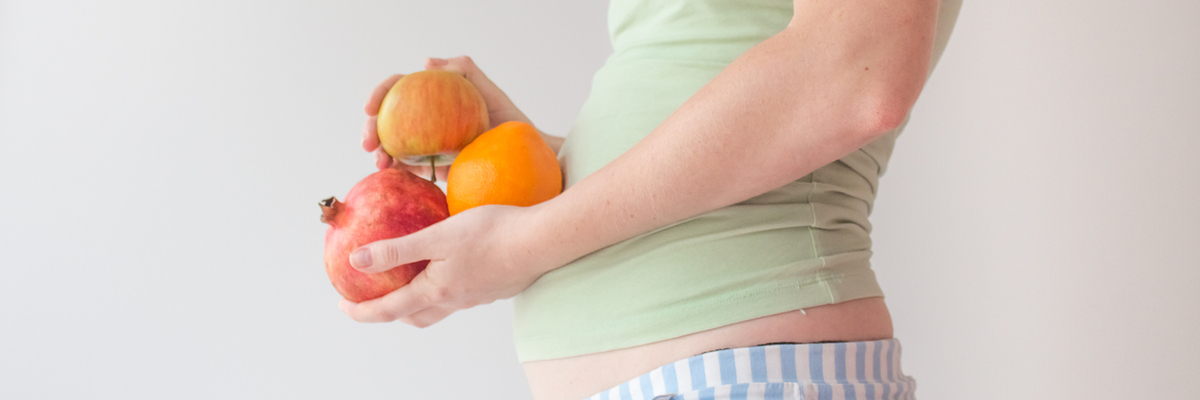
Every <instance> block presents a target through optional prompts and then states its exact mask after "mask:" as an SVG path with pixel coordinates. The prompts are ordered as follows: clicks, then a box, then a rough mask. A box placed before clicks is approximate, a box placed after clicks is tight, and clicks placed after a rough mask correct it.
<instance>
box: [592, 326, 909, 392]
mask: <svg viewBox="0 0 1200 400" xmlns="http://www.w3.org/2000/svg"><path fill="white" fill-rule="evenodd" d="M915 389H916V385H915V382H914V381H913V379H912V378H911V377H908V376H905V375H904V373H903V372H901V370H900V342H899V341H897V340H895V339H888V340H877V341H870V342H843V343H816V344H776V345H766V346H757V347H743V348H737V349H726V350H718V351H712V352H708V353H704V354H701V355H698V356H695V357H692V358H688V359H685V360H679V361H676V362H674V363H671V364H667V365H664V366H661V367H658V369H655V370H653V371H650V372H649V373H646V374H644V375H642V376H639V377H637V378H634V379H633V380H630V381H629V382H625V383H622V384H620V385H618V386H616V387H613V388H612V389H609V390H606V391H603V392H600V393H597V394H595V395H593V396H592V397H589V398H588V399H587V400H668V399H669V400H802V399H803V400H854V399H862V400H912V399H913V398H914V397H913V391H914V390H915Z"/></svg>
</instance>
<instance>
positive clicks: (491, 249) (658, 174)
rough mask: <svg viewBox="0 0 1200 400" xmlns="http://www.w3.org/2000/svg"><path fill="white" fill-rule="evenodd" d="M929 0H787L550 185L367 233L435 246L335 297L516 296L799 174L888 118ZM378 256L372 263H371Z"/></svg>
mask: <svg viewBox="0 0 1200 400" xmlns="http://www.w3.org/2000/svg"><path fill="white" fill-rule="evenodd" d="M937 9H938V1H937V0H795V15H794V17H793V19H792V22H791V23H790V24H789V25H788V27H787V28H786V29H784V30H783V31H782V32H780V33H779V34H777V35H775V36H773V37H771V38H770V39H768V40H766V41H763V42H762V43H760V44H758V45H756V46H754V47H753V48H752V49H750V50H749V51H747V52H746V53H744V54H743V55H742V56H741V57H739V58H738V59H737V60H735V61H734V62H733V63H732V64H730V65H729V66H728V67H727V68H726V69H725V70H724V71H723V72H721V74H719V75H718V76H717V77H716V78H715V79H713V80H712V81H711V82H709V83H708V84H707V85H705V86H704V87H703V88H702V89H701V90H700V91H699V92H697V93H696V94H695V95H693V96H692V97H691V98H690V99H689V100H688V101H687V102H686V103H684V104H683V106H681V107H680V108H679V109H678V110H676V112H675V113H674V114H672V115H671V116H670V117H669V118H668V119H667V120H666V121H664V122H663V123H662V124H661V125H660V126H659V127H658V128H656V129H655V130H654V131H653V132H651V133H650V134H649V135H647V136H646V138H645V139H643V140H642V141H641V142H639V143H638V144H637V145H636V146H634V147H633V148H632V149H630V150H629V151H628V152H626V153H625V154H623V155H622V156H620V157H618V158H617V159H616V160H614V161H613V162H611V163H609V165H607V166H605V167H604V168H602V169H600V170H598V171H596V172H595V173H593V174H592V175H589V176H588V177H587V178H585V179H583V180H581V181H580V182H578V183H577V184H575V185H574V186H572V187H571V188H569V189H568V190H566V191H564V192H563V193H562V194H561V195H559V196H558V197H556V198H554V199H551V200H550V201H547V202H545V203H542V204H539V205H537V206H533V207H528V208H517V207H501V206H484V207H478V208H475V209H472V210H468V211H467V212H464V213H461V214H459V215H456V216H454V217H451V218H449V219H447V220H446V221H443V222H441V223H438V224H435V225H433V226H430V227H429V228H426V229H424V230H421V231H418V232H416V233H413V234H411V235H409V236H405V237H401V238H396V239H390V240H385V241H380V242H375V243H372V244H370V245H368V246H364V250H362V252H356V253H355V256H358V257H364V256H368V255H369V257H365V258H358V259H355V256H352V260H351V261H352V263H354V265H356V266H361V268H360V269H362V270H364V271H368V272H376V271H382V270H386V269H389V268H391V266H395V265H401V264H404V263H408V262H412V261H416V260H422V259H429V260H432V262H431V263H430V265H429V267H428V268H427V269H426V271H425V272H424V273H422V274H421V275H418V277H417V279H416V280H414V282H413V283H412V284H410V285H409V286H406V287H404V288H401V289H399V290H397V291H396V292H393V293H391V294H389V295H387V296H385V297H383V298H381V299H377V300H372V301H367V302H363V303H358V304H355V303H349V302H343V304H342V308H343V310H344V311H346V312H347V313H348V314H350V315H351V317H353V318H355V319H356V320H360V321H391V320H401V321H403V322H406V323H409V324H413V325H417V326H427V325H429V324H432V323H434V322H437V321H438V320H441V319H442V318H444V317H445V316H446V315H449V314H450V313H451V312H453V311H454V310H457V309H462V308H466V307H470V306H473V305H476V304H481V303H488V302H491V301H494V300H497V299H500V298H507V297H511V296H513V295H516V294H517V293H519V292H520V291H521V290H524V289H525V287H528V286H529V285H530V284H532V283H533V282H534V281H535V280H536V279H537V278H538V277H539V276H541V275H542V274H544V273H545V272H548V271H550V270H553V269H555V268H558V267H560V266H562V265H565V264H566V263H568V262H570V261H572V260H574V259H576V258H578V257H581V256H583V255H586V254H587V253H590V252H592V251H595V250H598V249H600V248H603V247H605V246H608V245H611V244H614V243H617V242H619V241H621V240H624V239H627V238H630V237H633V236H635V235H638V234H641V233H643V232H647V231H650V230H653V229H656V228H659V227H662V226H665V225H668V224H671V223H674V222H677V221H680V220H683V219H685V218H688V217H691V216H695V215H697V214H700V213H704V212H707V211H711V210H714V209H717V208H720V207H724V206H727V205H730V204H734V203H737V202H740V201H743V200H746V199H749V198H751V197H754V196H757V195H759V194H762V193H765V192H767V191H770V190H772V189H775V188H778V187H780V186H782V185H784V184H787V183H788V182H791V181H794V180H796V179H799V178H800V177H803V176H805V175H807V174H809V173H810V172H812V171H813V170H815V169H817V168H819V167H821V166H823V165H825V164H828V163H830V162H833V161H835V160H837V159H839V158H841V157H843V156H845V155H847V154H849V153H851V152H853V151H855V150H856V149H858V148H860V147H862V146H864V145H866V144H867V143H869V142H871V141H872V140H874V139H875V138H877V137H879V136H880V135H882V134H884V133H887V132H889V131H891V130H893V129H895V128H896V127H897V126H898V125H899V124H900V123H901V122H902V121H903V120H904V118H905V117H906V116H907V114H908V111H909V110H910V108H911V107H912V105H913V103H914V102H915V101H916V99H917V96H918V95H919V94H920V91H921V88H922V86H923V85H924V83H925V78H926V76H927V73H928V68H929V62H930V55H931V52H932V47H933V40H934V27H935V25H936V20H937ZM371 261H374V262H371Z"/></svg>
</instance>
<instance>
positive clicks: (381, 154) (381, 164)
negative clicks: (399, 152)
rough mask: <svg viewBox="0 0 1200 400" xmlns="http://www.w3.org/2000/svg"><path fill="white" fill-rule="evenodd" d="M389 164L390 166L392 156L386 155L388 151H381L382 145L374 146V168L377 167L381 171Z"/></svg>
mask: <svg viewBox="0 0 1200 400" xmlns="http://www.w3.org/2000/svg"><path fill="white" fill-rule="evenodd" d="M390 166H392V156H390V155H388V153H387V152H386V151H383V148H382V147H380V148H376V149H375V168H377V169H379V170H380V171H383V170H385V169H387V168H388V167H390Z"/></svg>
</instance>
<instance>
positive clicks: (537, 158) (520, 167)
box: [446, 121, 562, 215]
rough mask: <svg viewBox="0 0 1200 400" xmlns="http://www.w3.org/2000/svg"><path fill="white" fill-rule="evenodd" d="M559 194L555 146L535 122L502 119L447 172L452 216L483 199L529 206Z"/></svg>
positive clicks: (486, 202) (559, 183) (479, 203)
mask: <svg viewBox="0 0 1200 400" xmlns="http://www.w3.org/2000/svg"><path fill="white" fill-rule="evenodd" d="M559 193H562V169H561V168H560V167H559V165H558V158H557V157H555V156H554V150H551V149H550V146H549V145H547V144H546V141H545V140H542V136H541V135H539V134H538V131H537V129H536V128H534V127H533V125H529V124H526V123H524V122H516V121H513V122H505V123H503V124H500V125H499V126H497V127H495V128H492V130H490V131H487V132H484V133H483V134H482V135H479V137H478V138H476V139H475V141H474V142H471V144H470V145H467V147H466V148H464V149H463V150H462V152H461V153H459V154H458V159H457V160H456V161H455V162H454V164H453V165H451V166H450V175H449V176H447V177H446V200H447V202H448V203H449V206H450V215H454V214H458V213H460V212H463V211H465V210H467V209H470V208H472V207H478V206H481V205H484V204H504V205H510V206H522V207H527V206H532V205H534V204H538V203H541V202H543V201H546V200H550V199H551V198H553V197H554V196H558V194H559Z"/></svg>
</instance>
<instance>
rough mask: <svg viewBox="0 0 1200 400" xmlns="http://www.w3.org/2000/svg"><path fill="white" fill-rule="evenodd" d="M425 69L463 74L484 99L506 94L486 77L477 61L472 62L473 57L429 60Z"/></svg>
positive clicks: (426, 61)
mask: <svg viewBox="0 0 1200 400" xmlns="http://www.w3.org/2000/svg"><path fill="white" fill-rule="evenodd" d="M425 69H440V70H444V71H450V72H456V73H459V74H462V75H463V76H464V77H466V78H467V80H469V81H471V83H472V84H474V85H475V87H476V88H478V89H479V92H480V94H482V95H483V96H484V98H488V97H491V96H494V95H496V94H499V95H504V92H503V91H501V90H500V88H499V87H497V86H496V84H495V83H492V80H491V79H488V77H487V75H484V73H483V70H481V69H479V67H478V66H477V65H475V60H472V59H471V57H467V56H458V57H454V58H450V59H442V58H427V59H425Z"/></svg>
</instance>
